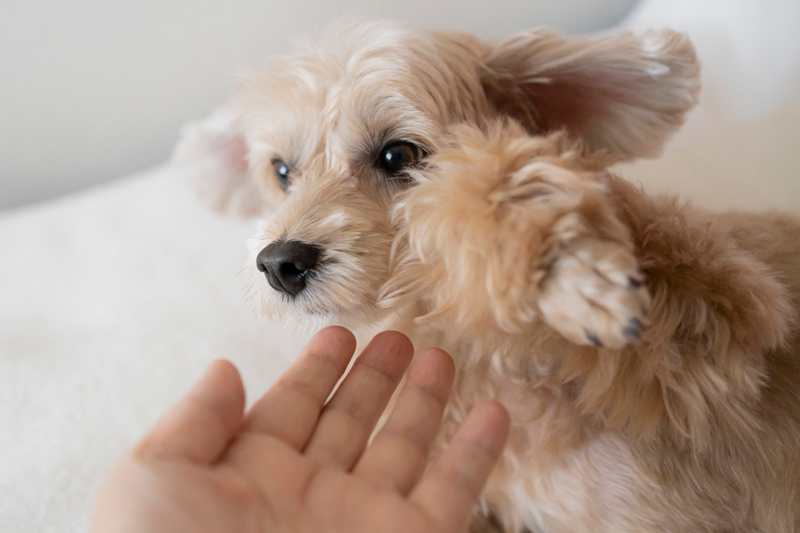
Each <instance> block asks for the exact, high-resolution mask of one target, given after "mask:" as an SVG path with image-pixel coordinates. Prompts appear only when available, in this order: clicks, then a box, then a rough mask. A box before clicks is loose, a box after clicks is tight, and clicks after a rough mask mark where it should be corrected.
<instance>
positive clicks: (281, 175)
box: [272, 157, 292, 192]
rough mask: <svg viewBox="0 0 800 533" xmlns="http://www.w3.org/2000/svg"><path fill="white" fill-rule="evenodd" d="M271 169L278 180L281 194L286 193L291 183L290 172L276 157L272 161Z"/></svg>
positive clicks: (281, 160) (282, 161)
mask: <svg viewBox="0 0 800 533" xmlns="http://www.w3.org/2000/svg"><path fill="white" fill-rule="evenodd" d="M272 168H273V170H274V171H275V177H276V178H278V185H280V187H281V190H282V191H283V192H286V190H287V189H288V188H289V185H290V184H291V182H292V175H291V174H292V170H291V169H290V168H289V165H287V164H286V162H285V161H284V160H283V159H279V158H277V157H276V158H275V159H273V160H272Z"/></svg>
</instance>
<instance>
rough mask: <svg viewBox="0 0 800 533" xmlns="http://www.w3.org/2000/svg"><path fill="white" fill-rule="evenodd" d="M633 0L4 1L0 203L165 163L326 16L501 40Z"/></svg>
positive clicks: (617, 10)
mask: <svg viewBox="0 0 800 533" xmlns="http://www.w3.org/2000/svg"><path fill="white" fill-rule="evenodd" d="M635 2H636V0H558V1H555V0H539V1H521V0H467V1H464V0H441V1H437V0H403V1H397V0H395V1H386V0H377V1H375V0H373V1H370V0H347V1H345V2H338V3H335V4H334V3H325V2H322V1H320V0H297V1H288V0H284V1H279V0H262V1H255V0H228V1H225V2H222V1H216V2H215V1H211V0H194V1H189V0H136V1H134V0H121V1H120V0H105V1H103V0H0V208H3V207H9V206H15V205H20V204H23V203H26V202H31V201H35V200H40V199H44V198H48V197H52V196H54V195H57V194H61V193H64V192H67V191H72V190H76V189H79V188H82V187H85V186H87V185H90V184H94V183H98V182H101V181H104V180H108V179H111V178H114V177H118V176H121V175H124V174H127V173H130V172H132V171H134V170H137V169H142V168H145V167H148V166H150V165H153V164H156V163H158V162H159V161H162V160H164V159H165V158H166V157H167V156H168V155H169V152H170V149H171V147H172V144H173V142H174V141H175V139H176V136H177V133H178V131H179V129H180V126H181V124H183V123H185V122H186V121H187V120H190V119H193V118H197V117H201V116H203V115H204V114H205V113H206V112H207V111H209V110H210V109H211V108H212V107H213V106H214V105H215V104H216V103H218V102H219V101H220V100H222V98H224V96H225V94H226V92H227V90H228V88H229V87H230V86H231V83H232V80H233V76H234V74H235V73H236V72H237V71H238V70H239V69H240V68H241V67H242V66H244V65H254V64H258V63H259V62H260V61H262V60H263V58H264V57H265V56H267V55H269V54H273V53H275V52H279V51H282V50H285V49H286V48H287V46H288V44H289V43H290V42H291V39H292V37H293V36H295V35H297V34H300V33H309V32H310V33H312V34H313V33H315V32H316V31H318V30H319V28H321V27H322V26H324V25H325V23H326V22H327V21H329V20H331V19H333V18H337V17H341V16H348V17H361V16H369V17H386V18H396V19H401V20H407V21H413V22H416V23H418V24H420V25H423V26H429V27H437V28H450V29H458V30H464V31H470V32H474V33H477V34H479V35H481V36H484V37H502V36H503V35H505V34H507V33H509V32H512V31H517V30H522V29H527V28H531V27H535V26H539V25H546V26H550V27H552V28H555V29H559V30H562V31H566V32H582V31H590V30H593V29H597V28H602V27H605V26H607V25H610V24H613V23H615V22H617V21H618V20H619V19H620V18H621V17H622V16H623V15H624V14H625V13H626V11H627V10H628V9H629V8H630V7H631V6H632V5H633V4H634V3H635Z"/></svg>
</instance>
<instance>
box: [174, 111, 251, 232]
mask: <svg viewBox="0 0 800 533" xmlns="http://www.w3.org/2000/svg"><path fill="white" fill-rule="evenodd" d="M237 116H238V115H237V113H236V111H235V110H234V109H233V107H232V106H230V105H228V106H222V107H220V108H218V109H216V110H214V112H212V113H211V115H209V116H208V117H207V118H206V119H204V120H203V121H201V122H197V123H193V124H189V125H188V126H186V127H185V128H184V130H183V131H182V132H181V138H180V140H179V141H178V144H177V145H176V147H175V150H174V152H173V154H172V161H173V163H174V164H177V165H180V166H182V167H184V168H186V170H187V172H188V173H189V174H190V175H191V177H192V181H193V182H194V186H195V188H196V189H197V192H198V195H199V196H200V199H201V200H202V201H203V202H204V203H205V204H206V205H208V206H209V207H211V208H212V209H213V210H214V211H217V212H220V213H233V214H236V215H239V216H242V217H254V216H257V215H259V214H261V213H262V212H263V210H264V193H263V191H261V190H260V188H259V186H258V183H257V182H256V181H255V180H254V179H253V178H252V176H250V174H249V173H248V170H247V167H248V165H247V146H246V144H245V140H244V137H243V136H242V133H241V131H240V129H239V127H238V124H237Z"/></svg>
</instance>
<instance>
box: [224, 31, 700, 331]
mask: <svg viewBox="0 0 800 533" xmlns="http://www.w3.org/2000/svg"><path fill="white" fill-rule="evenodd" d="M696 77H697V65H696V62H695V60H694V55H693V50H692V49H691V45H690V44H688V41H686V39H685V38H683V36H680V35H677V34H673V33H669V32H663V33H654V34H648V35H647V36H645V37H644V38H642V39H638V38H635V37H633V36H632V35H622V36H619V37H615V38H607V39H603V40H597V41H591V40H588V39H584V38H565V37H561V36H559V35H556V34H553V33H547V32H536V31H535V32H529V33H525V34H520V35H518V36H515V37H512V38H511V39H508V40H506V41H502V42H498V43H487V42H483V41H480V40H478V39H477V38H475V37H472V36H469V35H463V34H445V33H436V32H429V31H424V30H417V29H413V28H409V27H405V26H398V25H394V24H389V23H368V24H360V25H357V26H355V27H352V28H349V29H348V30H347V31H344V32H340V33H338V34H335V36H333V37H330V36H329V37H328V38H327V39H326V40H324V41H323V44H322V45H320V46H318V47H316V48H310V49H309V50H308V51H306V52H305V53H302V54H299V55H296V56H293V57H286V58H281V59H277V60H275V61H273V62H272V63H270V64H269V66H268V67H267V68H266V69H265V70H263V71H261V72H259V73H256V74H252V75H250V76H248V77H246V78H245V79H244V81H243V83H242V84H241V86H240V88H239V90H238V92H237V95H236V97H235V99H234V103H235V104H234V105H235V107H236V109H237V110H238V111H237V112H238V114H239V119H238V122H237V123H236V124H237V127H238V128H239V131H240V132H241V134H242V136H243V138H244V140H245V143H246V149H247V163H248V168H249V174H250V175H251V176H252V177H253V178H254V179H255V180H256V181H257V182H258V183H259V185H260V188H261V191H262V192H263V193H264V194H265V195H266V196H267V199H266V200H265V204H266V205H268V206H269V208H270V210H271V211H272V214H271V215H270V216H268V217H267V218H265V219H263V220H262V221H261V222H260V224H259V227H258V230H257V233H256V235H255V238H254V239H253V240H252V242H251V243H250V249H251V258H250V260H249V265H248V266H247V269H248V274H249V277H250V278H251V281H252V288H253V297H254V298H255V300H256V301H257V302H258V304H259V306H260V307H261V310H262V312H263V313H264V314H266V315H270V316H273V317H276V318H277V317H280V318H290V319H291V318H294V319H295V320H296V321H298V322H302V323H308V322H309V321H311V322H312V323H313V321H314V320H313V319H314V318H317V319H318V320H319V322H320V323H321V322H328V321H330V320H331V319H336V318H344V319H346V320H347V319H349V320H361V321H363V320H367V321H370V320H374V319H376V318H379V315H380V311H379V309H380V302H379V294H380V290H381V287H382V286H383V285H384V284H385V283H386V282H387V280H388V279H389V276H390V272H391V267H390V260H391V255H392V247H393V245H397V243H395V242H394V241H395V236H396V235H397V234H398V232H397V229H398V228H397V227H396V224H398V223H401V222H393V217H392V213H393V210H394V208H395V206H396V204H397V203H398V202H400V201H402V198H403V197H404V192H405V191H406V190H408V189H409V188H411V187H414V186H415V183H416V181H415V180H414V179H413V176H414V175H419V173H420V172H422V173H424V172H425V166H426V160H427V159H428V158H429V157H430V156H432V155H434V154H437V153H438V152H439V151H441V150H443V149H444V148H445V147H447V146H449V145H451V144H452V142H453V140H452V132H453V130H454V129H456V128H457V127H458V128H463V127H464V125H465V124H466V125H468V126H470V127H474V128H478V129H482V128H485V127H486V124H488V123H490V122H491V121H493V120H494V119H495V118H497V117H498V116H509V117H511V118H513V119H515V120H517V121H519V122H520V123H521V124H523V125H524V126H525V128H526V129H527V131H528V132H530V133H531V134H534V135H535V134H541V133H544V132H547V131H549V130H553V129H566V130H567V131H568V132H569V133H570V134H572V135H573V136H575V137H580V138H581V139H582V140H583V141H584V142H585V143H586V144H587V145H588V146H589V147H590V148H598V149H605V150H607V151H610V152H613V153H614V154H616V155H617V156H618V158H619V159H624V158H630V157H635V156H639V155H651V154H653V153H657V152H658V150H659V149H660V147H661V145H662V143H663V140H664V138H665V137H666V135H667V134H668V133H670V131H671V130H672V129H674V128H675V127H677V126H678V125H679V124H680V122H681V121H682V118H683V114H684V113H685V111H686V110H687V109H688V108H690V107H691V105H692V104H693V103H694V99H695V93H696V90H697V80H696Z"/></svg>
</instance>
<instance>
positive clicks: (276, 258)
mask: <svg viewBox="0 0 800 533" xmlns="http://www.w3.org/2000/svg"><path fill="white" fill-rule="evenodd" d="M319 252H320V249H319V247H318V246H314V245H313V244H306V243H304V242H299V241H275V242H273V243H270V244H269V245H267V246H266V247H265V248H264V249H263V250H261V251H260V252H258V256H257V257H256V266H257V267H258V269H259V270H260V271H261V272H263V273H264V274H265V275H266V276H267V282H268V283H269V285H270V287H272V288H273V289H275V290H276V291H279V292H284V293H287V294H291V295H292V296H297V295H298V294H300V292H302V291H303V289H305V288H306V282H307V280H308V278H309V276H311V275H313V273H314V272H315V271H314V267H315V266H317V259H318V258H319Z"/></svg>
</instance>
